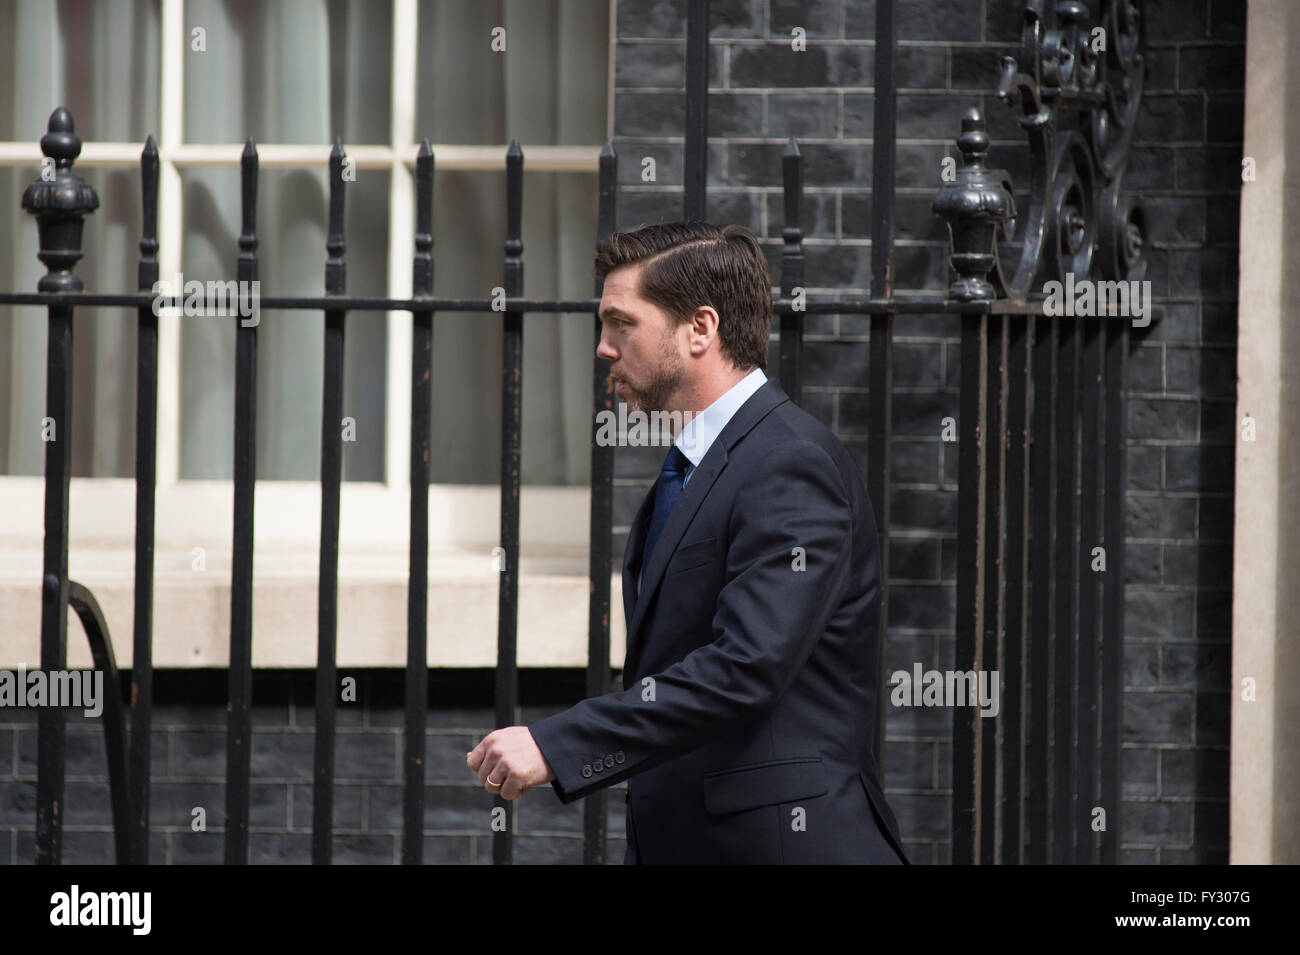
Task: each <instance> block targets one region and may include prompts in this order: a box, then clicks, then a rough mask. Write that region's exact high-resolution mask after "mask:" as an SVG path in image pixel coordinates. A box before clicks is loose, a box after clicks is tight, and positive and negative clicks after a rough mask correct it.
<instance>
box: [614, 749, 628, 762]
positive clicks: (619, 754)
mask: <svg viewBox="0 0 1300 955" xmlns="http://www.w3.org/2000/svg"><path fill="white" fill-rule="evenodd" d="M626 758H627V757H625V756H624V755H623V751H622V750H621V749H620V750H619V751H618V752H617V753H615V754H614V762H616V763H621V762H623V760H624V759H626Z"/></svg>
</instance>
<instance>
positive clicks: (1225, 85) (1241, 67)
mask: <svg viewBox="0 0 1300 955" xmlns="http://www.w3.org/2000/svg"><path fill="white" fill-rule="evenodd" d="M1245 83H1246V53H1245V49H1244V47H1242V46H1240V45H1235V46H1229V47H1217V46H1184V47H1180V48H1179V50H1178V87H1179V89H1183V90H1240V89H1242V88H1243V87H1244V86H1245Z"/></svg>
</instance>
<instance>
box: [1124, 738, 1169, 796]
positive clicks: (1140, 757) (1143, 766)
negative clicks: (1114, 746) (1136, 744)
mask: <svg viewBox="0 0 1300 955" xmlns="http://www.w3.org/2000/svg"><path fill="white" fill-rule="evenodd" d="M1161 752H1174V751H1173V750H1164V751H1161V750H1155V749H1145V748H1133V749H1122V750H1120V761H1121V764H1122V766H1123V769H1122V771H1121V772H1120V787H1121V794H1122V795H1123V796H1124V797H1125V798H1127V797H1130V796H1155V795H1157V792H1156V785H1157V782H1158V770H1157V763H1158V762H1159V758H1160V754H1161Z"/></svg>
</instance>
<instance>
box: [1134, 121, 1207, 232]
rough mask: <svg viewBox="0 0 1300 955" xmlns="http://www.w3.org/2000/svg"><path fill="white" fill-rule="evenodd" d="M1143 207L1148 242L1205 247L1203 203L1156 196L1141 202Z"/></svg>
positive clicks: (1198, 200) (1196, 200) (1199, 200)
mask: <svg viewBox="0 0 1300 955" xmlns="http://www.w3.org/2000/svg"><path fill="white" fill-rule="evenodd" d="M1169 138H1174V137H1169ZM1143 207H1144V211H1145V213H1146V216H1147V220H1146V221H1147V230H1148V238H1149V239H1150V241H1152V242H1157V243H1162V244H1166V245H1172V244H1183V245H1186V244H1189V243H1195V244H1197V245H1202V244H1204V243H1205V226H1206V223H1205V200H1203V199H1177V198H1172V197H1169V198H1166V197H1159V196H1157V197H1151V198H1148V199H1144V200H1143Z"/></svg>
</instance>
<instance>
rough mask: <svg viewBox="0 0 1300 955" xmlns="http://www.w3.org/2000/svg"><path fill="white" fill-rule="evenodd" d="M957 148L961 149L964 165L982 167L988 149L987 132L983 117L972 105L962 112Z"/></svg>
mask: <svg viewBox="0 0 1300 955" xmlns="http://www.w3.org/2000/svg"><path fill="white" fill-rule="evenodd" d="M957 148H958V149H960V150H961V158H962V163H963V164H964V165H966V166H975V167H979V168H983V166H984V157H985V156H986V155H987V154H988V151H989V134H988V132H987V131H986V129H985V126H984V117H983V116H981V115H980V111H979V110H978V109H976V108H975V107H973V106H972V107H971V108H970V109H968V110H966V112H965V113H963V114H962V117H961V135H959V136H958V137H957Z"/></svg>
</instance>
